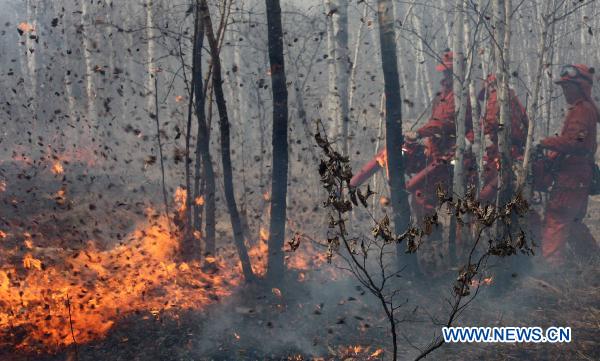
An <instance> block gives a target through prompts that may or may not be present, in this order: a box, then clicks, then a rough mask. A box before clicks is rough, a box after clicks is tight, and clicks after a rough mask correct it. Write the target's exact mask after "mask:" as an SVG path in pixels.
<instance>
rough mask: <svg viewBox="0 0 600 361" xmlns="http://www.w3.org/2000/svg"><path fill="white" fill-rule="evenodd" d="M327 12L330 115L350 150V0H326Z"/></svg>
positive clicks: (344, 145)
mask: <svg viewBox="0 0 600 361" xmlns="http://www.w3.org/2000/svg"><path fill="white" fill-rule="evenodd" d="M325 4H326V9H327V15H328V18H329V19H328V27H327V47H328V54H329V59H328V60H329V62H328V63H329V100H328V110H329V112H328V113H329V114H328V115H329V118H330V119H331V120H332V122H333V123H334V124H335V129H337V131H336V136H337V137H339V139H340V140H341V141H342V148H343V152H344V154H348V77H349V75H350V54H349V53H350V52H349V49H348V0H326V1H325Z"/></svg>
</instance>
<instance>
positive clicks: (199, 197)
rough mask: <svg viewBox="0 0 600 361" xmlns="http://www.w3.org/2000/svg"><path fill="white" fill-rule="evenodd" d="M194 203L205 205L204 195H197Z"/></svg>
mask: <svg viewBox="0 0 600 361" xmlns="http://www.w3.org/2000/svg"><path fill="white" fill-rule="evenodd" d="M194 203H196V205H197V206H203V205H204V197H202V196H198V197H196V199H194Z"/></svg>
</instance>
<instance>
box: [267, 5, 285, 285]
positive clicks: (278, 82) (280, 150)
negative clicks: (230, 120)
mask: <svg viewBox="0 0 600 361" xmlns="http://www.w3.org/2000/svg"><path fill="white" fill-rule="evenodd" d="M266 7H267V28H268V45H269V63H270V65H271V67H270V70H271V71H270V73H271V89H272V93H273V133H272V144H273V167H272V169H273V173H272V176H271V179H272V181H271V223H270V226H269V260H268V265H267V278H268V279H269V280H271V281H278V280H281V278H282V277H283V271H284V264H283V241H284V238H285V223H286V206H287V202H286V195H287V179H288V134H287V127H288V92H287V84H286V77H285V61H284V57H283V28H282V25H281V6H280V4H279V0H266Z"/></svg>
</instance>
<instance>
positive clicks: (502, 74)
mask: <svg viewBox="0 0 600 361" xmlns="http://www.w3.org/2000/svg"><path fill="white" fill-rule="evenodd" d="M510 14H511V0H494V23H495V26H496V33H495V44H496V78H497V79H498V84H499V87H498V88H499V89H498V103H499V105H500V116H499V119H498V151H499V153H500V171H499V176H498V177H499V179H498V196H497V200H496V202H497V204H503V203H504V202H506V201H508V199H509V198H510V197H511V195H512V175H511V174H512V157H511V144H510V133H511V129H510V128H511V121H510V114H511V111H510V88H509V76H510V71H509V64H510V52H509V51H510V31H511V30H510Z"/></svg>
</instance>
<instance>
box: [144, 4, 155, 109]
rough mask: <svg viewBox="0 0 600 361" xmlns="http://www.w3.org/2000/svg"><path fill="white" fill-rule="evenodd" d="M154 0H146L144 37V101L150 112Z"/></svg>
mask: <svg viewBox="0 0 600 361" xmlns="http://www.w3.org/2000/svg"><path fill="white" fill-rule="evenodd" d="M154 36H155V35H154V0H148V1H147V2H146V38H147V41H148V47H147V53H146V62H147V69H146V101H147V109H148V111H149V112H152V109H154V100H153V99H154V98H153V97H152V96H151V94H152V93H153V89H154V78H153V77H152V74H153V73H155V72H156V70H157V69H156V64H155V61H156V49H155V47H156V44H155V40H154Z"/></svg>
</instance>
